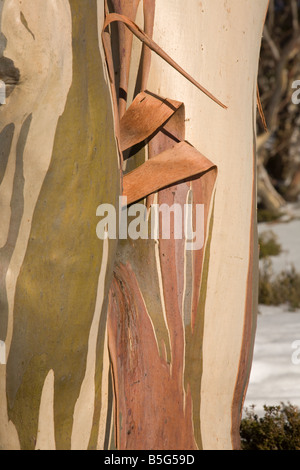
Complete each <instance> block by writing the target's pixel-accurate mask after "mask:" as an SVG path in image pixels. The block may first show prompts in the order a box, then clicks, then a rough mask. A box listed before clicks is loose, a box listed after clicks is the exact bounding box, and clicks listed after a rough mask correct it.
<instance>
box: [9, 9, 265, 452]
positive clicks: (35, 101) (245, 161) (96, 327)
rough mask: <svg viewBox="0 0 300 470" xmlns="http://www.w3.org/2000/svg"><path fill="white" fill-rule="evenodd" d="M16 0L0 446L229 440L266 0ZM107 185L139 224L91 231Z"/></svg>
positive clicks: (247, 305) (249, 261)
mask: <svg viewBox="0 0 300 470" xmlns="http://www.w3.org/2000/svg"><path fill="white" fill-rule="evenodd" d="M25 3H26V2H25ZM25 3H24V5H23V4H22V5H21V4H20V2H17V1H15V0H4V1H3V0H2V1H1V2H0V20H1V36H0V55H1V54H2V53H3V57H2V58H1V59H0V79H1V80H3V81H4V83H5V84H6V87H7V97H6V104H3V105H2V106H1V107H0V145H1V154H0V207H1V219H2V224H1V228H0V268H1V269H0V340H1V343H0V345H2V349H3V348H4V347H5V349H6V358H7V360H5V361H2V362H5V364H2V365H0V448H1V449H19V448H21V449H108V448H110V449H113V448H115V447H116V448H118V449H126V450H129V449H170V450H171V449H232V448H233V449H237V448H239V423H240V415H241V410H242V405H243V399H244V396H245V393H246V388H247V382H248V379H249V374H250V368H251V360H252V351H253V342H254V334H255V325H256V304H257V272H258V269H257V258H258V257H257V251H258V245H257V237H256V155H255V116H256V101H255V100H256V78H257V68H258V58H259V49H260V41H261V34H262V30H263V23H264V19H265V14H266V9H267V3H268V2H267V0H243V1H241V0H228V1H225V2H220V1H219V0H203V1H202V2H198V1H196V0H190V1H189V2H188V8H186V7H185V6H183V4H182V1H181V0H172V1H171V0H164V1H161V2H159V1H158V2H155V1H154V0H144V2H139V0H130V1H129V0H127V1H123V0H111V1H110V2H108V3H107V4H106V2H104V0H98V1H96V0H85V1H82V0H70V1H67V0H56V1H51V2H50V1H49V2H48V1H47V2H44V1H41V0H30V2H27V3H26V4H25ZM105 17H106V21H105ZM132 21H136V23H137V24H138V25H139V27H140V29H138V28H136V26H135V24H134V23H132ZM104 23H105V29H104V32H103V34H102V28H103V25H104ZM142 30H144V31H145V33H146V35H145V34H144V33H143V32H142ZM132 32H133V33H134V38H132ZM54 33H55V34H54ZM136 36H138V37H136ZM141 40H142V41H143V46H142V43H141ZM102 41H103V43H102ZM157 45H159V46H160V48H158V47H157ZM148 46H149V47H150V48H151V49H152V50H153V51H154V52H153V53H152V57H151V56H150V51H149V47H148ZM200 84H201V85H200ZM203 92H204V93H203ZM121 194H123V196H126V197H127V203H128V204H129V206H128V214H129V221H131V222H132V221H133V222H135V220H134V218H133V217H134V215H135V209H138V208H139V209H140V210H141V207H144V208H145V214H144V215H143V217H144V222H145V223H144V228H146V229H148V237H146V236H144V237H143V236H142V237H136V239H134V237H133V236H131V237H130V236H122V235H121V232H120V231H118V230H117V233H116V237H111V236H110V235H111V233H110V232H109V230H108V237H105V236H103V235H104V227H105V224H104V223H102V225H101V223H100V225H99V224H98V225H97V223H98V222H99V218H97V217H96V214H98V215H100V212H98V211H97V208H98V207H99V206H101V204H106V205H107V204H110V206H112V207H114V208H116V214H115V215H116V217H117V218H118V217H119V196H120V195H121ZM124 202H125V200H124V199H123V203H124ZM138 202H139V206H136V205H135V203H138ZM155 203H157V204H159V207H160V208H161V209H162V205H164V206H163V207H164V208H169V209H170V208H172V206H173V205H174V204H175V205H177V206H173V209H174V210H175V209H176V207H177V209H178V210H179V219H176V217H175V215H174V218H172V217H170V227H169V228H170V234H169V236H167V237H165V236H164V235H165V234H164V233H163V231H162V224H163V221H164V219H163V218H162V217H160V218H156V215H155V212H154V211H152V209H151V208H153V207H155V206H154V204H155ZM187 204H188V206H187ZM101 207H102V206H101ZM105 207H106V208H108V207H109V206H105ZM186 207H189V208H191V212H189V213H185V212H184V210H185V208H186ZM120 210H121V214H123V215H124V214H125V215H126V205H125V206H123V207H121V208H120ZM101 215H104V214H103V213H102V212H101ZM143 217H141V218H140V219H139V224H140V225H143V220H142V219H143ZM178 220H179V221H180V222H182V227H183V226H185V227H187V223H189V224H190V226H189V228H190V231H193V232H195V233H196V239H195V240H194V242H192V243H190V237H189V236H188V234H187V232H184V230H183V231H181V237H176V236H175V235H174V234H175V232H176V230H177V223H178ZM199 220H200V224H199V225H198V221H199ZM159 221H160V230H158V231H157V233H156V234H155V236H153V237H149V231H150V228H151V227H153V226H154V225H155V224H157V223H158V222H159ZM184 221H185V224H186V225H184V223H183V222H184ZM100 222H101V221H100ZM135 224H136V225H138V224H137V223H136V222H135ZM136 225H134V224H132V225H130V227H131V228H132V227H136ZM122 228H123V227H121V230H122ZM108 229H109V226H108ZM140 230H141V227H140ZM136 232H137V231H135V234H136ZM97 235H98V236H97ZM123 235H124V234H123ZM140 235H141V233H140ZM117 237H118V238H119V240H116V239H114V238H117ZM0 357H1V355H0Z"/></svg>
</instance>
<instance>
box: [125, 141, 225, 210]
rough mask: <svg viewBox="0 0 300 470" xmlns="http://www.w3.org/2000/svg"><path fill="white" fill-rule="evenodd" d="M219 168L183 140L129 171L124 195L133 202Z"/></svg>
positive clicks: (128, 202) (128, 200) (129, 202)
mask: <svg viewBox="0 0 300 470" xmlns="http://www.w3.org/2000/svg"><path fill="white" fill-rule="evenodd" d="M215 168H216V166H215V165H214V164H213V163H212V162H211V161H209V160H208V159H207V158H206V157H204V156H203V155H201V153H199V152H198V151H197V150H196V149H195V148H194V147H192V146H191V145H190V144H188V143H187V142H180V143H179V144H175V146H174V147H173V148H171V149H169V150H166V151H165V152H162V153H160V154H159V155H157V156H155V157H153V158H151V159H150V160H148V161H147V162H146V163H144V164H143V165H141V166H140V167H138V168H137V169H136V170H134V171H132V172H131V173H129V174H128V175H126V176H125V177H124V181H123V196H126V197H127V204H132V203H133V202H136V201H139V200H140V199H142V198H144V197H146V196H148V195H149V194H152V193H155V192H156V191H158V190H160V189H162V188H166V187H167V186H170V185H172V184H175V183H177V182H179V181H184V180H186V179H191V178H192V177H194V176H197V175H199V176H200V175H201V174H203V173H206V172H207V171H209V170H212V169H215Z"/></svg>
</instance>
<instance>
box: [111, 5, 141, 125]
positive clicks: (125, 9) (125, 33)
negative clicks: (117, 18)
mask: <svg viewBox="0 0 300 470" xmlns="http://www.w3.org/2000/svg"><path fill="white" fill-rule="evenodd" d="M139 3H140V0H112V4H113V7H114V10H115V12H116V13H117V14H121V15H124V16H126V17H127V18H129V19H130V20H131V21H135V17H136V13H137V9H138V6H139ZM118 26H119V50H120V85H119V114H120V118H121V117H122V116H123V115H124V114H125V112H126V103H127V91H128V80H129V70H130V59H131V49H132V39H133V36H132V34H131V32H130V31H129V30H128V28H126V27H125V26H124V24H123V23H119V25H118Z"/></svg>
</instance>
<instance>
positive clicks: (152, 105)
mask: <svg viewBox="0 0 300 470" xmlns="http://www.w3.org/2000/svg"><path fill="white" fill-rule="evenodd" d="M181 106H183V103H180V102H179V101H175V100H169V99H167V98H166V99H163V98H160V97H159V96H156V95H154V94H152V93H150V92H148V91H145V92H142V93H139V94H138V96H137V97H136V98H135V99H134V101H133V102H132V104H131V105H130V107H129V108H128V110H127V112H126V113H125V115H124V116H123V118H122V119H121V122H120V134H121V135H120V141H121V149H122V151H124V150H127V149H128V148H129V147H133V146H134V145H136V144H139V143H140V142H142V141H144V140H146V139H147V138H148V137H150V136H151V135H152V134H153V133H154V132H155V131H157V130H158V129H159V128H160V127H161V126H162V125H163V124H164V123H165V122H166V121H167V120H168V119H169V118H170V117H171V116H172V115H173V114H174V113H175V112H176V111H177V110H178V109H179V108H180V107H181ZM150 116H151V119H149V117H150Z"/></svg>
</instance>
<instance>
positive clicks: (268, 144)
mask: <svg viewBox="0 0 300 470" xmlns="http://www.w3.org/2000/svg"><path fill="white" fill-rule="evenodd" d="M296 80H300V0H270V6H269V10H268V14H267V18H266V24H265V27H264V34H263V40H262V48H261V57H260V66H259V76H258V89H259V93H260V99H261V103H262V107H263V111H264V114H265V118H266V123H267V131H265V129H264V127H263V123H262V120H261V118H260V116H259V115H258V119H257V136H258V138H257V154H258V202H259V217H260V221H261V220H264V219H270V218H272V217H274V218H276V217H277V215H279V214H280V213H281V211H282V210H284V207H285V205H286V203H287V202H295V201H298V200H299V196H300V104H298V105H297V104H293V102H292V95H293V93H295V91H296V90H295V89H294V88H293V83H294V82H295V81H296Z"/></svg>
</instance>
